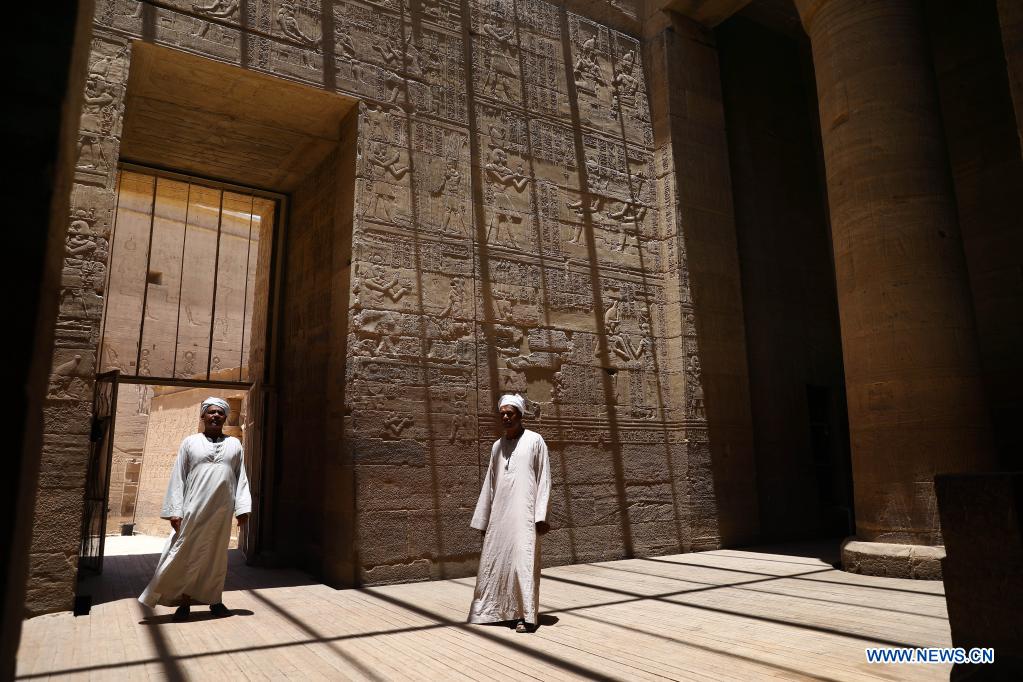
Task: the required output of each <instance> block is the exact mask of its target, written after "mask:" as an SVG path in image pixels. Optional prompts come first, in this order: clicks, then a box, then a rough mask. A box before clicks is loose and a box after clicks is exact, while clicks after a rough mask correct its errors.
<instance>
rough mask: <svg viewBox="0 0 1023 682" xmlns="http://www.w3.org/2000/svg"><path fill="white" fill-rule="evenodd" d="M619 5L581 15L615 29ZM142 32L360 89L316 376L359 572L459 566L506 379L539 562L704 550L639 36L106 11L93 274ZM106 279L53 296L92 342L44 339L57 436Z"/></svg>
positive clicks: (474, 20) (443, 7)
mask: <svg viewBox="0 0 1023 682" xmlns="http://www.w3.org/2000/svg"><path fill="white" fill-rule="evenodd" d="M634 4H635V3H629V2H627V1H626V0H619V1H616V2H611V3H608V4H607V5H606V6H605V4H603V3H589V4H587V3H581V8H580V3H572V5H571V7H572V8H573V9H575V10H576V11H586V8H587V7H588V6H589V5H592V6H593V8H594V9H596V10H598V15H599V16H606V17H612V18H614V21H615V22H616V25H624V26H630V25H632V24H631V23H630V22H633V23H634V21H633V19H632V18H631V17H634V16H638V14H637V12H636V11H635V7H633V6H632V5H634ZM630 12H631V13H630ZM619 20H620V21H619ZM637 32H638V31H637ZM132 39H142V40H146V41H151V42H155V43H158V44H163V45H168V46H171V47H175V48H179V49H182V50H187V51H191V52H194V53H198V54H201V55H204V56H208V57H210V58H213V59H217V60H221V61H225V62H228V63H232V64H236V65H239V66H241V67H242V68H246V69H252V70H256V71H260V72H264V73H269V74H272V75H276V76H279V77H282V78H286V79H290V80H293V81H298V82H301V83H305V84H308V85H309V87H311V88H323V89H327V90H331V91H336V92H339V93H343V94H346V95H349V96H351V97H353V98H357V99H358V100H360V102H361V104H360V114H359V121H358V162H357V163H358V166H357V179H356V182H355V188H354V192H355V209H354V213H355V216H354V227H353V234H352V242H351V243H352V263H351V270H350V272H351V276H350V278H351V281H350V286H351V297H350V299H349V304H348V305H349V310H348V319H346V320H340V319H339V320H331V323H333V324H336V325H341V326H346V327H347V333H348V341H347V344H346V345H345V347H346V349H347V351H346V352H347V362H346V363H345V364H346V368H345V372H344V376H336V377H335V376H331V377H328V381H339V382H341V381H343V382H345V386H346V391H345V405H344V412H345V416H344V444H343V455H342V460H343V462H342V464H343V465H344V466H347V467H349V468H350V470H351V471H352V472H354V476H353V484H352V488H351V490H350V494H351V495H352V496H353V500H352V507H353V508H354V510H355V514H354V516H353V519H352V520H351V523H350V525H349V527H350V531H351V532H350V534H349V535H347V536H345V537H338V538H337V539H336V541H337V542H338V543H352V544H353V545H354V546H355V547H356V552H355V557H356V559H355V564H356V565H355V566H354V567H353V575H352V580H353V581H355V582H360V581H361V582H366V581H369V582H386V581H395V580H409V579H421V578H425V577H430V576H441V575H456V574H465V573H468V572H471V571H472V570H473V568H474V554H475V553H476V552H478V538H477V537H476V536H475V535H474V534H473V533H470V532H468V531H467V529H466V527H467V524H468V520H469V517H470V515H471V511H472V506H473V504H474V502H475V498H476V495H477V493H478V489H479V485H480V471H481V467H482V465H483V463H484V462H485V460H486V458H487V457H488V455H489V445H490V442H491V441H492V439H493V437H494V429H493V421H492V417H491V415H492V413H493V410H494V404H495V401H496V397H497V395H498V394H499V393H502V392H505V391H519V392H522V393H523V394H524V395H526V397H527V398H528V400H529V413H530V414H529V415H528V416H529V422H530V423H531V425H532V426H533V428H536V429H537V430H539V431H540V432H541V433H542V434H543V435H544V436H545V438H546V439H547V440H548V443H549V444H550V446H551V449H552V466H553V469H554V480H555V489H554V496H553V501H552V509H553V512H552V521H553V523H554V526H555V530H554V531H552V533H551V534H550V536H549V537H548V539H547V541H546V543H545V549H544V552H545V561H546V562H548V563H564V562H569V561H584V560H593V559H610V558H615V557H620V556H628V555H634V554H650V553H657V552H669V551H679V550H684V549H688V548H690V547H691V546H693V533H692V531H691V528H690V523H689V521H690V516H691V514H690V508H691V506H692V504H693V500H694V499H697V498H699V499H702V500H704V501H707V500H709V502H707V504H708V505H709V507H708V509H705V510H704V516H705V517H712V516H713V513H714V512H713V505H714V500H713V499H712V498H713V486H712V485H711V482H710V481H708V480H706V477H707V475H708V474H707V472H708V471H709V468H708V467H707V466H706V460H707V458H708V457H709V454H708V453H709V450H708V447H707V443H706V441H707V433H706V429H705V428H704V425H705V421H706V414H705V406H704V398H703V390H702V375H701V372H702V368H701V362H700V353H699V350H698V348H697V343H696V338H697V337H696V332H695V328H696V327H695V324H696V320H695V319H694V313H693V308H692V306H691V303H692V301H691V298H690V296H689V286H688V275H687V263H686V256H685V247H684V242H683V240H682V239H681V238H680V234H681V226H680V225H679V224H678V219H677V215H676V214H677V207H676V204H677V197H676V195H677V190H676V187H675V180H674V177H673V173H674V167H673V163H672V159H671V155H672V151H671V149H670V148H661V149H656V148H655V146H654V138H653V130H652V124H651V112H650V104H649V100H650V97H649V93H648V92H647V85H646V73H645V69H644V59H643V46H642V45H641V44H640V42H639V41H638V40H637V39H636V38H633V37H631V36H630V35H627V34H626V33H622V32H619V31H616V30H613V29H611V28H609V27H608V26H606V25H604V24H601V23H597V22H596V21H594V20H591V19H589V18H587V17H586V16H583V15H582V14H577V13H575V12H573V11H569V10H567V9H566V8H565V7H562V6H559V5H556V4H551V3H547V2H543V1H542V0H485V1H484V2H476V0H465V1H453V0H413V1H412V2H406V1H405V0H381V1H372V0H341V1H338V2H329V3H328V2H323V3H321V2H311V1H301V0H252V1H251V2H241V3H239V2H236V1H234V0H210V1H209V2H206V3H193V2H191V0H165V1H163V2H159V3H148V2H143V3H138V2H134V1H132V0H106V1H104V2H99V3H98V8H97V14H96V43H95V47H94V60H93V67H92V70H93V71H95V72H96V76H95V79H93V78H90V83H91V85H90V92H91V93H92V96H91V101H90V102H89V103H88V104H87V107H86V108H87V113H86V115H85V116H83V123H82V130H83V133H82V149H81V158H80V160H79V175H80V182H79V185H78V186H77V187H76V190H75V202H74V206H75V210H82V211H85V213H84V214H83V217H82V221H83V222H84V224H86V225H88V226H89V228H88V230H85V233H86V234H87V235H88V239H94V240H95V241H96V242H97V245H96V247H95V248H94V249H92V250H91V253H95V254H97V256H96V257H95V258H94V262H96V263H98V264H100V265H101V264H102V263H103V262H104V259H103V258H102V257H99V256H98V254H99V253H101V248H102V246H101V244H100V243H99V241H100V238H99V237H94V236H93V235H102V234H103V230H104V229H106V228H107V226H108V218H107V216H108V215H109V211H110V208H111V207H112V197H113V192H114V189H115V188H114V187H113V184H112V182H113V180H112V179H113V177H114V175H113V171H114V164H115V163H116V159H117V155H118V150H117V130H118V127H119V125H120V119H121V115H122V111H121V109H120V102H121V101H122V99H123V83H124V76H125V73H126V68H125V67H126V64H127V60H128V59H129V50H128V47H127V45H128V43H129V42H130V40H132ZM93 81H95V82H93ZM668 144H670V142H669V143H668ZM71 248H77V247H76V246H73V245H70V244H69V250H70V249H71ZM84 248H88V247H84ZM69 271H70V270H69ZM95 281H102V277H100V278H99V279H98V280H95ZM82 282H84V280H82ZM340 283H343V282H340ZM78 292H82V293H81V295H79V293H78ZM101 293H102V292H101V291H97V290H96V288H95V286H93V285H90V286H84V285H83V286H77V287H74V286H72V287H69V290H68V295H67V301H66V302H65V306H64V307H62V309H63V308H66V309H67V310H68V311H71V310H72V309H73V308H74V306H76V305H77V306H78V310H80V311H81V312H80V313H79V314H77V315H76V316H75V317H74V319H75V320H79V319H80V320H83V322H75V323H74V324H76V325H78V326H75V327H74V328H73V329H71V328H69V329H68V332H67V333H75V334H79V335H84V336H82V339H83V340H82V341H81V342H80V349H81V350H76V348H78V347H76V346H73V345H67V344H65V345H64V346H62V348H61V349H60V350H59V351H58V353H59V354H60V356H59V358H58V359H59V360H60V362H58V363H57V367H58V372H57V374H56V375H55V382H56V383H57V384H60V385H58V386H56V387H55V391H57V392H62V394H67V395H68V396H69V398H67V399H66V402H67V407H66V408H64V411H63V412H62V413H60V415H55V416H54V421H52V422H51V425H52V427H51V431H53V432H54V433H56V432H57V431H59V428H60V427H59V426H58V422H59V423H69V424H70V423H72V422H73V423H75V424H82V425H85V424H87V413H88V402H87V398H88V392H89V391H88V376H89V375H90V374H91V372H92V367H93V352H91V351H92V349H94V345H95V329H94V327H95V324H94V323H95V318H97V316H98V311H99V308H100V306H101V303H102V298H101ZM89 325H92V326H91V327H90V326H89ZM90 334H91V336H90ZM76 355H78V356H81V357H78V358H76V357H75V356H76ZM67 363H71V364H67ZM61 368H63V369H61ZM79 375H80V376H81V378H80V379H76V378H75V377H77V376H79ZM287 380H288V378H287V377H286V376H285V377H281V381H282V382H286V381H287ZM76 382H77V383H76ZM72 384H74V385H76V386H77V385H78V384H81V386H80V388H79V389H74V388H73V387H72ZM72 390H78V395H80V399H77V398H72V397H70V396H72V394H71V391H72ZM54 397H55V399H56V397H57V395H56V393H55V394H54ZM72 410H78V416H79V417H80V418H77V417H75V415H74V414H72V412H71V411H72ZM73 445H74V446H75V447H81V446H82V442H81V437H79V438H78V440H77V441H75V443H74V444H73ZM284 459H285V461H286V459H287V453H285V456H284ZM692 463H698V464H699V466H694V467H693V468H690V464H692ZM711 520H712V519H711ZM68 525H70V524H68ZM697 535H698V536H699V538H698V544H699V545H700V546H714V545H715V543H717V542H719V541H720V539H719V538H718V537H717V534H716V531H715V530H714V528H713V523H709V524H708V523H703V522H701V529H700V530H699V532H698V533H697ZM65 544H69V543H65ZM328 572H329V571H328ZM65 596H66V592H65ZM58 600H59V599H58ZM62 606H63V604H62Z"/></svg>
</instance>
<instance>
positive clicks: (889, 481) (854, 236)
mask: <svg viewBox="0 0 1023 682" xmlns="http://www.w3.org/2000/svg"><path fill="white" fill-rule="evenodd" d="M796 5H797V8H798V9H799V12H800V16H801V19H802V21H803V25H804V26H805V28H806V31H807V33H808V34H809V36H810V41H811V46H812V50H813V58H814V68H815V73H816V80H817V90H818V97H819V100H820V102H819V104H820V117H821V136H822V142H823V147H824V157H825V166H826V173H827V187H828V201H829V208H830V212H831V225H832V241H833V247H834V254H835V274H836V283H837V291H838V304H839V314H840V317H841V326H842V346H843V357H844V362H845V372H846V383H847V391H848V400H849V427H850V440H851V447H852V456H853V481H854V489H855V507H856V528H857V539H858V540H863V541H867V542H878V543H886V544H888V543H897V544H911V545H940V544H941V532H940V529H939V524H938V517H937V510H936V505H935V501H934V488H933V484H932V480H933V477H934V474H936V473H939V472H966V471H977V470H982V469H984V468H986V467H988V466H989V465H990V462H991V460H992V446H991V433H990V425H989V416H988V412H987V408H986V405H985V400H984V394H983V389H982V386H981V379H980V370H979V359H978V350H977V341H976V331H975V323H974V317H973V310H972V307H971V302H970V296H969V285H968V281H967V277H966V267H965V261H964V256H963V247H962V241H961V238H960V234H959V225H958V220H957V216H956V206H955V198H954V196H953V192H952V181H951V177H950V173H949V166H948V160H947V155H946V148H945V141H944V136H943V132H942V126H941V118H940V112H939V108H938V102H937V94H936V88H935V83H934V77H933V73H932V70H931V66H930V62H929V58H928V52H927V43H926V36H925V34H924V29H923V24H922V19H921V17H920V15H919V13H920V9H919V5H918V3H917V2H911V1H909V0H891V1H889V0H868V1H860V0H856V1H853V0H797V2H796ZM874 549H876V550H877V551H878V552H883V551H884V550H885V548H884V547H876V548H874ZM883 563H884V562H882V564H883Z"/></svg>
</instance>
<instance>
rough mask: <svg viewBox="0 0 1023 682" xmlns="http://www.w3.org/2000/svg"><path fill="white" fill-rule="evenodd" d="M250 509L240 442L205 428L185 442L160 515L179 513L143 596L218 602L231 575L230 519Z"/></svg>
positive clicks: (151, 600) (154, 600) (170, 602)
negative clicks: (215, 438)
mask: <svg viewBox="0 0 1023 682" xmlns="http://www.w3.org/2000/svg"><path fill="white" fill-rule="evenodd" d="M251 510H252V499H251V497H250V496H249V480H248V478H247V477H246V476H245V466H244V464H243V461H242V444H241V442H239V440H238V439H237V438H234V437H231V436H227V437H225V438H224V439H223V440H221V441H220V442H217V443H213V442H211V441H210V440H209V439H208V438H206V436H204V435H203V434H201V433H195V434H192V435H191V436H189V437H188V438H186V439H185V440H183V441H182V442H181V447H180V448H179V449H178V458H177V460H176V461H175V462H174V468H173V469H172V470H171V478H170V483H169V484H168V485H167V495H166V496H165V497H164V498H163V508H162V509H161V510H160V518H164V519H169V518H171V517H173V516H177V517H180V518H181V525H180V526H179V528H178V531H177V532H176V533H173V534H172V535H171V536H170V538H169V539H168V540H167V544H166V546H165V547H164V549H163V554H162V555H161V556H160V562H159V563H158V564H157V565H156V573H155V575H153V579H152V580H151V581H150V582H149V586H148V587H147V588H146V590H145V592H143V593H142V596H140V597H139V601H140V602H142V603H143V604H145V605H146V606H156V605H157V604H163V605H164V606H174V605H176V604H178V603H180V602H181V598H182V596H183V595H188V596H189V597H191V598H192V600H194V601H196V602H200V603H204V604H216V603H219V602H220V600H221V599H220V595H221V593H222V592H223V591H224V579H225V578H226V577H227V546H228V544H229V543H230V540H231V522H232V521H233V520H234V517H236V516H238V515H240V514H248V513H249V512H250V511H251Z"/></svg>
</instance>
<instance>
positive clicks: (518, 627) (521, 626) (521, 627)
mask: <svg viewBox="0 0 1023 682" xmlns="http://www.w3.org/2000/svg"><path fill="white" fill-rule="evenodd" d="M532 631H533V629H532V628H531V627H529V624H528V623H526V621H524V620H520V621H519V622H518V623H516V624H515V632H532Z"/></svg>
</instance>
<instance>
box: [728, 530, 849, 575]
mask: <svg viewBox="0 0 1023 682" xmlns="http://www.w3.org/2000/svg"><path fill="white" fill-rule="evenodd" d="M843 540H845V538H844V537H840V538H826V539H816V540H798V541H793V542H783V543H773V544H769V545H752V546H750V547H736V548H735V551H742V552H755V553H757V554H775V555H784V556H779V557H778V558H777V559H771V558H770V557H761V558H760V560H762V561H781V562H783V563H792V561H791V560H788V561H786V559H785V557H803V558H806V559H820V560H821V561H823V562H824V563H826V564H830V565H831V566H834V567H836V568H841V562H842V552H841V549H842V541H843ZM727 551H728V550H717V551H716V552H711V554H721V553H726V552H727ZM836 564H837V565H836Z"/></svg>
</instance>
